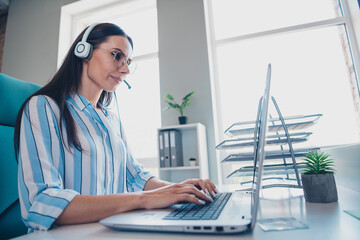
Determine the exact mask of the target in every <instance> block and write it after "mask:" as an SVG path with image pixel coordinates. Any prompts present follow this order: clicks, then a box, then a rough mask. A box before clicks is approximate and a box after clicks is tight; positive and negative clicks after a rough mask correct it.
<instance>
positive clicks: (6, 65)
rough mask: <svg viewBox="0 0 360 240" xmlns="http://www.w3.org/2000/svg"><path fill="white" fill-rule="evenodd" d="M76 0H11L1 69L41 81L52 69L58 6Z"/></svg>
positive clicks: (58, 15) (58, 14) (7, 72)
mask: <svg viewBox="0 0 360 240" xmlns="http://www.w3.org/2000/svg"><path fill="white" fill-rule="evenodd" d="M75 1H76V0H31V1H29V0H12V1H11V2H10V6H9V15H8V20H7V26H6V35H5V43H4V54H3V65H2V72H3V73H5V74H7V75H10V76H12V77H15V78H19V79H22V80H25V81H28V82H32V83H36V84H39V85H45V83H47V82H48V80H49V79H50V78H51V77H52V75H53V74H54V73H55V71H56V61H57V49H58V39H59V24H60V10H61V6H62V5H65V4H69V3H72V2H75Z"/></svg>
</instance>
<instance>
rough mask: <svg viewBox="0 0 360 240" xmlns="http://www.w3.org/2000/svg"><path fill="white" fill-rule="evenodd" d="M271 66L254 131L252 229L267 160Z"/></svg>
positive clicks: (268, 70)
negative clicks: (266, 145)
mask: <svg viewBox="0 0 360 240" xmlns="http://www.w3.org/2000/svg"><path fill="white" fill-rule="evenodd" d="M270 80H271V64H270V63H269V65H268V69H267V76H266V84H265V91H264V95H263V96H262V97H261V98H260V101H259V106H258V112H257V117H256V124H255V131H254V176H253V183H252V191H253V192H252V200H251V201H252V203H251V214H252V220H251V229H253V228H254V227H255V222H256V218H257V212H258V208H259V197H260V196H259V193H260V189H261V176H262V171H263V162H264V159H265V143H266V131H267V122H268V106H269V98H270Z"/></svg>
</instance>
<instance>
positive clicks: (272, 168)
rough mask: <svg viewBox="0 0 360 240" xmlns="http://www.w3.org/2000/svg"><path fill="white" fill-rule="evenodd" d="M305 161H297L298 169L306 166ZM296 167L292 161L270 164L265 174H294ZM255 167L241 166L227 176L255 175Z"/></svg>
mask: <svg viewBox="0 0 360 240" xmlns="http://www.w3.org/2000/svg"><path fill="white" fill-rule="evenodd" d="M305 166H306V165H305V163H296V167H297V169H299V171H301V169H303V168H305ZM294 173H295V169H294V165H293V164H292V163H286V164H270V165H264V171H263V174H264V175H280V174H294ZM253 174H254V167H253V166H245V167H241V168H239V169H237V170H235V171H233V172H232V173H230V174H229V175H228V176H227V177H228V178H229V177H245V176H253Z"/></svg>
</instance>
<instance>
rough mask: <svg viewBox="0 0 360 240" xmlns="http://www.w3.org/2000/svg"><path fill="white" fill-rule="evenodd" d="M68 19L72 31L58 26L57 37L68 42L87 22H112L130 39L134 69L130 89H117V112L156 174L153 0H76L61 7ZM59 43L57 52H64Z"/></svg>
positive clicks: (133, 143) (157, 85) (139, 157)
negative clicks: (58, 35) (134, 63)
mask: <svg viewBox="0 0 360 240" xmlns="http://www.w3.org/2000/svg"><path fill="white" fill-rule="evenodd" d="M68 21H70V22H71V25H72V29H73V31H72V32H71V31H69V30H67V32H66V31H65V30H64V28H65V27H63V25H61V27H60V41H62V39H63V42H68V46H70V44H71V43H72V41H73V40H74V39H75V38H76V36H77V35H78V34H79V33H80V32H81V31H82V30H83V29H84V28H85V27H86V26H88V25H90V24H92V23H96V22H110V23H115V24H117V25H119V26H120V27H121V28H122V29H124V31H125V32H126V33H127V34H128V35H129V36H131V38H132V39H133V42H134V52H133V55H132V58H133V60H134V61H135V62H136V64H137V69H136V71H135V73H134V74H132V75H129V76H128V77H127V79H126V80H127V82H128V83H129V84H130V85H131V87H132V88H131V90H128V88H127V87H126V85H125V84H123V85H121V86H119V88H118V89H117V91H116V92H117V100H118V106H119V112H120V117H121V120H122V123H123V125H124V126H125V133H126V137H127V140H128V144H129V146H130V148H131V151H132V153H133V155H134V157H135V158H136V159H137V160H138V161H139V162H140V163H142V164H144V165H145V167H146V168H147V169H148V170H150V171H152V172H153V173H154V174H156V171H155V168H156V163H157V128H159V127H160V126H161V114H160V112H161V106H160V98H159V96H160V83H159V60H158V32H157V9H156V1H155V0H150V1H149V0H136V1H126V0H124V1H115V0H107V1H94V0H87V1H79V2H75V3H73V4H69V5H67V6H65V7H63V9H62V23H64V25H65V24H66V23H68ZM62 30H63V32H62ZM70 38H71V41H70V40H68V39H70ZM60 45H61V44H60ZM61 47H62V46H59V56H64V55H65V53H66V52H65V53H62V51H61ZM63 48H64V51H66V50H67V49H68V47H63ZM59 59H62V58H59ZM114 106H115V105H114ZM113 109H114V111H115V112H116V111H117V110H116V108H113Z"/></svg>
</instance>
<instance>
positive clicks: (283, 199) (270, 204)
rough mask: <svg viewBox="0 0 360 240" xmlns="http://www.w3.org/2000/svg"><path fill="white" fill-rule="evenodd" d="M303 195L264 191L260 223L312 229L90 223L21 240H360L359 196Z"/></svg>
mask: <svg viewBox="0 0 360 240" xmlns="http://www.w3.org/2000/svg"><path fill="white" fill-rule="evenodd" d="M301 193H302V190H301V189H293V190H291V191H290V190H289V189H280V188H277V189H274V188H273V189H266V190H264V191H263V194H262V198H261V200H260V210H259V215H258V219H266V218H276V217H295V218H296V219H297V220H299V221H302V222H304V223H305V224H307V225H308V226H309V228H308V229H297V230H288V231H272V232H264V231H263V230H262V229H261V228H260V227H259V226H258V225H256V227H255V229H254V231H253V232H252V233H245V234H237V235H228V236H226V235H222V236H219V235H192V234H175V233H151V232H128V231H115V230H112V229H109V228H106V227H104V226H102V225H100V224H99V223H90V224H80V225H72V226H61V227H56V228H54V229H52V230H50V231H47V232H34V233H31V234H28V235H24V236H21V237H18V238H17V239H87V240H90V239H113V238H118V239H154V240H162V239H207V240H208V239H269V240H272V239H274V240H279V239H290V240H297V239H299V240H300V239H301V240H304V239H326V240H329V239H347V240H348V239H360V220H358V219H356V218H354V217H353V216H351V215H349V214H347V213H345V212H344V210H360V193H359V192H357V191H354V190H351V189H348V188H343V187H339V186H338V195H339V201H338V202H335V203H325V204H323V203H308V202H305V200H304V197H303V195H302V194H301ZM289 195H290V197H289Z"/></svg>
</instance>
